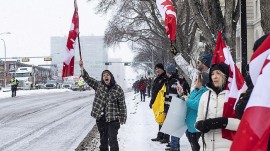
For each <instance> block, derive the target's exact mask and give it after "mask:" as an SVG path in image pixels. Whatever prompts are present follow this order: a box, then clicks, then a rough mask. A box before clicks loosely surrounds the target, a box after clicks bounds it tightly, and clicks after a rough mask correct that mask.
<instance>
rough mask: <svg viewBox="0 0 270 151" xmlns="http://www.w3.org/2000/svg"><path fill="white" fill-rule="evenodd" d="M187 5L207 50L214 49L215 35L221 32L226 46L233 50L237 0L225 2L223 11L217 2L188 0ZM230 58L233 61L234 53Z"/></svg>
mask: <svg viewBox="0 0 270 151" xmlns="http://www.w3.org/2000/svg"><path fill="white" fill-rule="evenodd" d="M189 4H190V7H191V8H192V10H193V13H194V14H195V20H196V23H197V25H198V27H199V28H200V30H201V31H202V33H203V37H204V40H205V42H206V44H207V46H208V48H210V49H212V50H213V49H214V46H215V41H216V37H217V33H218V31H221V30H222V31H223V38H224V40H225V41H226V43H227V45H228V46H230V47H231V48H233V50H235V47H236V25H237V22H238V20H239V0H225V1H224V5H225V6H224V11H222V7H221V4H220V1H219V0H190V1H189ZM223 12H224V15H223ZM232 56H233V58H234V59H235V52H232Z"/></svg>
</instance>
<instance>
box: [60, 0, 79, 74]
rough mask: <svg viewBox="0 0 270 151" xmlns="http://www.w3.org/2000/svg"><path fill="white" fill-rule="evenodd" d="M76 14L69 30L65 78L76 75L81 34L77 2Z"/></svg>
mask: <svg viewBox="0 0 270 151" xmlns="http://www.w3.org/2000/svg"><path fill="white" fill-rule="evenodd" d="M74 7H75V10H74V14H73V17H72V23H71V28H70V30H69V34H68V39H67V44H66V50H65V60H64V62H63V74H62V78H63V77H67V76H73V73H74V59H75V58H74V54H75V52H74V49H75V41H76V38H77V36H78V34H79V15H78V7H77V3H76V0H75V1H74Z"/></svg>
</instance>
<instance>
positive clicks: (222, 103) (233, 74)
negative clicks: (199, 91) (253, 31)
mask: <svg viewBox="0 0 270 151" xmlns="http://www.w3.org/2000/svg"><path fill="white" fill-rule="evenodd" d="M221 35H222V33H221V32H219V33H218V36H217V42H216V47H215V51H214V55H213V59H212V64H213V65H212V67H211V68H210V73H209V74H210V75H209V77H210V82H209V85H208V87H209V89H210V90H209V91H207V92H206V93H204V94H203V96H202V98H201V101H200V105H199V111H198V117H197V123H196V125H195V126H196V128H197V129H198V130H200V131H201V132H202V133H207V132H208V133H207V134H206V136H207V137H206V140H208V146H207V143H205V141H203V142H204V143H203V148H205V147H206V148H207V149H211V150H215V149H217V150H229V148H230V145H231V143H232V142H231V141H232V140H233V138H234V136H235V133H236V130H237V128H238V125H239V123H240V120H239V119H237V118H236V115H235V111H234V106H235V102H236V100H237V98H238V97H239V96H240V94H241V93H242V92H243V91H245V90H246V88H247V86H246V84H245V81H244V78H243V76H242V74H241V72H240V71H239V69H238V68H237V66H236V65H235V63H234V61H233V59H232V56H231V53H230V51H229V49H228V48H227V47H226V45H225V42H224V41H223V40H222V37H221ZM211 93H212V94H211ZM206 95H208V97H207V96H206ZM211 101H212V103H211ZM199 115H200V116H199ZM208 118H209V119H208ZM216 129H217V130H216ZM202 138H203V140H204V134H202ZM211 141H212V142H211ZM205 145H206V146H205Z"/></svg>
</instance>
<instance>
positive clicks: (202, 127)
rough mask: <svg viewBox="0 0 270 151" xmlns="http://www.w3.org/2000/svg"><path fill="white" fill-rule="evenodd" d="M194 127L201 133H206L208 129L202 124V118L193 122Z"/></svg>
mask: <svg viewBox="0 0 270 151" xmlns="http://www.w3.org/2000/svg"><path fill="white" fill-rule="evenodd" d="M195 128H196V129H197V130H199V131H200V132H202V133H207V132H209V131H210V129H208V128H206V127H205V125H204V120H200V121H198V122H196V123H195Z"/></svg>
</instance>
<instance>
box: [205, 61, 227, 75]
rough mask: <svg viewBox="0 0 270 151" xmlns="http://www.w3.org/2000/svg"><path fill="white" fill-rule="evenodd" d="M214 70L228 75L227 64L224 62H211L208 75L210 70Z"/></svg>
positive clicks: (210, 73)
mask: <svg viewBox="0 0 270 151" xmlns="http://www.w3.org/2000/svg"><path fill="white" fill-rule="evenodd" d="M215 70H219V71H221V72H222V73H223V74H225V75H226V77H228V75H229V66H228V65H227V64H225V63H218V64H213V65H212V67H211V68H210V72H209V77H210V76H211V75H212V72H213V71H215ZM210 78H211V77H210Z"/></svg>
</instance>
